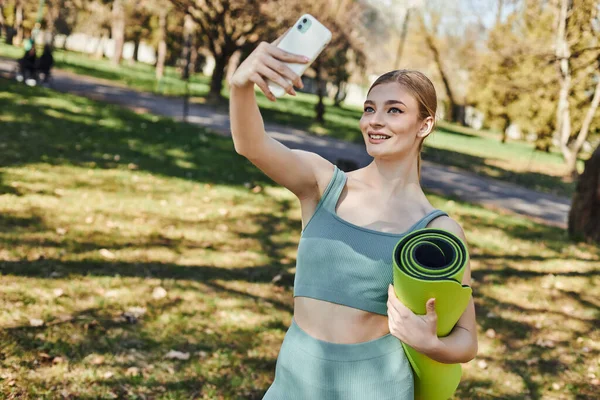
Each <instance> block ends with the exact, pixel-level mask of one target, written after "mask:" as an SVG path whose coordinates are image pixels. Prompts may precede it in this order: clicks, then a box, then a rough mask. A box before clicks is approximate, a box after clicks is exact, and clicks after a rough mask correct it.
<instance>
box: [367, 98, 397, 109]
mask: <svg viewBox="0 0 600 400" xmlns="http://www.w3.org/2000/svg"><path fill="white" fill-rule="evenodd" d="M398 103H399V104H402V105H403V106H404V107H406V104H404V103H403V102H401V101H400V100H386V102H385V103H383V104H384V105H386V106H387V105H390V104H398ZM365 104H375V102H374V101H371V100H367V101H365Z"/></svg>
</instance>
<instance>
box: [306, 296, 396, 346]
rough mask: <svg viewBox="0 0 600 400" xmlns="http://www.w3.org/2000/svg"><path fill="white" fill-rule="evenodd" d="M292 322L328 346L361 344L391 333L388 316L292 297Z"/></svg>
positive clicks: (308, 298) (326, 302) (307, 298)
mask: <svg viewBox="0 0 600 400" xmlns="http://www.w3.org/2000/svg"><path fill="white" fill-rule="evenodd" d="M294 320H295V321H296V324H297V325H298V326H299V327H300V328H302V330H304V331H305V332H306V333H308V334H309V335H311V336H312V337H314V338H316V339H319V340H323V341H326V342H331V343H344V344H350V343H360V342H367V341H369V340H373V339H377V338H379V337H381V336H384V335H386V334H388V333H389V332H390V330H389V327H388V317H387V315H381V314H376V313H372V312H368V311H363V310H359V309H356V308H352V307H347V306H344V305H341V304H336V303H331V302H328V301H324V300H318V299H313V298H311V297H295V298H294Z"/></svg>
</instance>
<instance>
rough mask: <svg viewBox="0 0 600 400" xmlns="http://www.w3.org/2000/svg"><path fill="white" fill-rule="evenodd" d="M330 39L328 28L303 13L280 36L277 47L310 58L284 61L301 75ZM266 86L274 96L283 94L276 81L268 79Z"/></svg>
mask: <svg viewBox="0 0 600 400" xmlns="http://www.w3.org/2000/svg"><path fill="white" fill-rule="evenodd" d="M330 40H331V32H330V31H329V29H327V28H326V27H325V26H324V25H323V24H321V23H320V22H319V21H317V19H316V18H315V17H313V16H312V15H310V14H304V15H302V16H301V17H300V18H299V19H298V21H296V23H295V24H294V26H292V27H291V28H290V29H289V30H288V31H287V33H286V34H285V35H284V36H283V37H282V38H281V40H280V41H279V42H278V44H277V47H278V48H280V49H281V50H284V51H286V52H288V53H292V54H297V55H300V56H304V57H306V58H308V59H309V60H310V61H309V62H308V63H304V64H295V63H289V62H288V63H285V64H286V65H287V66H288V68H290V69H291V70H292V71H293V72H294V73H296V74H297V75H298V76H302V74H303V73H304V72H305V71H306V70H307V69H308V67H309V66H310V64H311V63H312V62H313V61H314V60H315V59H316V58H317V57H318V55H319V54H320V53H321V51H323V49H324V48H325V46H326V45H327V44H328V43H329V41H330ZM287 81H288V83H290V84H291V83H292V81H290V80H289V79H288V80H287ZM268 86H269V90H270V91H271V93H273V95H275V97H281V96H283V95H284V94H285V89H284V88H283V87H282V86H281V85H279V84H278V83H277V82H272V81H269V83H268Z"/></svg>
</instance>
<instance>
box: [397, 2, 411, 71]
mask: <svg viewBox="0 0 600 400" xmlns="http://www.w3.org/2000/svg"><path fill="white" fill-rule="evenodd" d="M409 16H410V8H407V9H406V13H405V14H404V20H403V21H402V33H401V34H400V42H399V43H398V50H397V52H396V63H395V64H394V66H395V68H396V69H400V60H401V59H402V53H403V51H404V44H405V43H406V34H407V33H408V18H409Z"/></svg>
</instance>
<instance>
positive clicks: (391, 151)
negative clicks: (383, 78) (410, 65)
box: [360, 82, 433, 159]
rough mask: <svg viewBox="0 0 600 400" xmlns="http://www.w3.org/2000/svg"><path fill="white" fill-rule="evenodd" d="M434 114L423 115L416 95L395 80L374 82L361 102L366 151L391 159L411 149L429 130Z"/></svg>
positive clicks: (362, 129)
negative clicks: (377, 83) (374, 84)
mask: <svg viewBox="0 0 600 400" xmlns="http://www.w3.org/2000/svg"><path fill="white" fill-rule="evenodd" d="M432 126H433V118H432V117H427V118H425V119H422V117H421V110H420V108H419V103H418V102H417V100H416V99H415V97H414V96H413V95H412V94H411V93H410V92H409V91H408V90H406V89H405V88H404V87H403V86H402V85H401V84H399V83H397V82H387V83H382V84H379V85H376V86H374V87H373V88H372V89H371V91H370V92H369V94H368V96H367V99H366V100H365V103H364V112H363V115H362V117H361V119H360V129H361V131H362V134H363V138H364V139H365V143H366V146H367V153H369V155H370V156H372V157H380V158H386V159H394V158H399V157H403V156H405V155H406V154H408V153H410V152H411V151H412V150H413V149H415V151H417V152H418V148H419V145H420V143H421V141H422V140H423V139H424V138H425V137H426V136H427V135H428V134H429V132H430V131H431V127H432Z"/></svg>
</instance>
